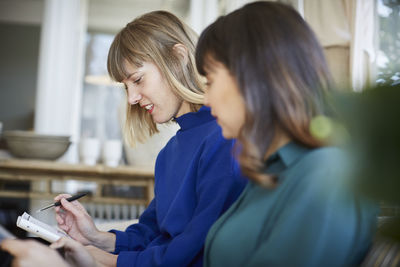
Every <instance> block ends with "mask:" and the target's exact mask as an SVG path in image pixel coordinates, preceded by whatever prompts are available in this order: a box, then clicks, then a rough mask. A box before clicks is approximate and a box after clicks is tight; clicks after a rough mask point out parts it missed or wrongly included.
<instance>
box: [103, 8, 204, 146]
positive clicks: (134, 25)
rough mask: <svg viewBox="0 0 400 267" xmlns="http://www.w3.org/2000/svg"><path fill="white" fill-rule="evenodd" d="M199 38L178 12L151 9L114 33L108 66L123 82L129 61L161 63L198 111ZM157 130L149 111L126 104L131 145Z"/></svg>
mask: <svg viewBox="0 0 400 267" xmlns="http://www.w3.org/2000/svg"><path fill="white" fill-rule="evenodd" d="M196 42H197V34H196V33H195V32H194V31H193V30H192V29H190V28H189V27H188V26H187V25H186V24H185V23H183V22H182V21H181V20H179V19H178V18H177V17H176V16H175V15H173V14H171V13H169V12H166V11H154V12H150V13H147V14H145V15H142V16H140V17H138V18H136V19H135V20H133V21H132V22H130V23H128V24H127V25H126V26H125V27H124V28H123V29H122V30H121V31H120V32H119V33H118V34H117V35H116V36H115V38H114V41H113V43H112V44H111V47H110V50H109V52H108V59H107V70H108V73H109V75H110V76H111V78H112V79H113V80H115V81H117V82H121V81H122V80H124V79H125V78H127V76H128V74H127V71H126V69H125V68H124V66H125V63H126V62H127V63H130V64H132V65H133V66H136V67H138V68H139V67H141V66H143V62H151V63H153V64H155V65H156V66H157V67H158V69H159V70H160V72H161V74H162V75H163V77H164V78H165V80H166V82H167V85H168V86H169V87H170V88H171V90H172V92H173V93H174V94H176V95H177V96H178V97H179V98H180V99H182V100H183V101H186V102H188V103H189V104H190V107H191V110H192V111H193V112H195V111H197V110H198V109H199V108H200V107H201V105H202V104H203V99H204V96H203V95H204V90H203V84H204V82H203V78H202V77H201V76H200V75H199V73H198V72H197V69H196V64H195V59H194V54H195V47H196ZM177 44H181V45H183V46H184V47H185V50H186V54H187V55H186V56H185V57H183V56H182V55H181V54H179V53H178V52H177V51H176V49H174V47H175V45H177ZM166 104H168V103H166ZM157 132H158V129H157V125H156V123H154V121H153V120H152V118H151V115H150V114H148V113H147V112H146V111H145V110H144V109H143V108H140V107H139V105H129V104H128V105H127V110H126V122H125V127H124V135H125V138H126V140H127V141H128V143H129V144H130V145H134V144H135V143H136V141H139V142H144V141H145V140H146V138H147V137H149V136H151V135H153V134H154V133H157Z"/></svg>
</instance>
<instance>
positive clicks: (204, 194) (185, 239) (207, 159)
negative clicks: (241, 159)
mask: <svg viewBox="0 0 400 267" xmlns="http://www.w3.org/2000/svg"><path fill="white" fill-rule="evenodd" d="M220 139H222V137H221V138H220ZM231 149H232V142H230V141H226V140H217V142H214V143H213V144H210V145H209V146H207V147H206V148H205V150H204V151H203V153H202V156H201V158H200V160H199V167H198V171H197V176H198V177H196V181H197V189H196V194H197V205H196V208H195V209H194V212H193V216H192V219H191V220H190V221H189V223H188V224H187V225H186V228H185V230H184V231H183V232H181V233H180V234H178V235H177V236H174V237H173V238H171V241H170V242H169V243H167V244H165V245H160V246H152V247H150V248H148V249H146V250H143V251H122V252H120V253H119V256H118V260H117V266H128V265H129V266H141V267H142V266H143V267H145V266H187V265H189V264H193V265H195V266H201V265H202V255H203V253H202V252H203V246H204V242H205V238H206V235H207V232H208V230H209V229H210V227H211V225H212V224H213V223H214V222H215V221H216V220H217V219H218V217H219V216H220V215H221V214H222V213H223V212H224V211H225V210H226V209H227V208H228V207H229V206H230V205H231V204H232V203H233V202H234V201H235V200H236V198H237V197H238V196H239V194H240V193H241V191H242V189H243V188H244V185H245V180H244V179H243V178H241V177H240V175H239V171H238V168H237V165H235V161H234V159H233V157H232V156H231Z"/></svg>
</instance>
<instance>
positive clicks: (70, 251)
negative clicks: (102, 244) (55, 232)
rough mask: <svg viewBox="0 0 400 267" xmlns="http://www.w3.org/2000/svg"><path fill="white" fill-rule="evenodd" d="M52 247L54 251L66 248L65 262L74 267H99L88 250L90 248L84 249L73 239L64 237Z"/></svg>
mask: <svg viewBox="0 0 400 267" xmlns="http://www.w3.org/2000/svg"><path fill="white" fill-rule="evenodd" d="M50 247H51V248H53V249H57V248H64V256H65V260H66V261H67V262H68V263H69V264H71V265H72V266H82V267H95V266H97V265H96V261H95V259H94V257H93V256H92V255H91V253H90V250H89V249H87V248H88V247H84V246H83V245H82V244H80V243H78V242H76V241H75V240H73V239H71V238H68V237H62V238H60V239H59V240H58V241H56V242H54V243H53V244H51V245H50ZM104 253H106V252H104Z"/></svg>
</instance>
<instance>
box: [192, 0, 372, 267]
mask: <svg viewBox="0 0 400 267" xmlns="http://www.w3.org/2000/svg"><path fill="white" fill-rule="evenodd" d="M196 64H197V68H198V70H199V72H200V73H201V74H203V75H205V76H206V78H207V85H208V87H207V89H206V95H205V103H206V105H208V106H210V107H211V112H212V114H213V115H214V116H215V117H216V118H217V121H218V123H219V124H220V126H221V127H222V132H223V135H224V137H225V138H228V139H230V138H238V141H239V142H238V146H237V155H238V158H239V162H240V165H241V170H242V171H243V172H244V174H246V176H247V177H248V178H249V179H250V183H249V184H248V185H247V187H246V189H245V190H244V192H243V193H242V194H241V196H240V197H239V199H238V200H237V201H236V202H235V203H234V204H233V205H232V207H231V208H230V209H229V210H228V211H227V212H226V213H225V214H224V215H223V216H222V217H221V218H220V219H218V221H217V222H216V223H215V224H214V225H213V227H212V228H211V230H210V232H209V234H208V236H207V241H206V248H205V258H204V262H205V266H344V265H355V264H358V263H359V262H360V261H361V260H362V258H363V256H364V254H365V253H366V251H367V249H368V247H369V244H370V241H371V236H372V234H373V231H374V228H375V221H376V209H375V206H374V205H372V204H371V203H368V202H367V201H366V200H365V199H361V198H360V197H357V196H356V195H355V194H354V193H353V192H351V190H350V189H349V188H348V185H347V184H348V183H349V182H351V181H350V180H349V179H350V176H349V175H348V171H347V168H346V164H345V163H346V162H347V161H346V155H345V153H344V152H343V151H342V150H341V149H339V148H335V147H325V146H324V144H323V142H322V141H321V140H319V139H318V138H316V137H315V136H313V135H312V133H311V132H310V123H311V120H312V119H313V118H315V117H317V116H321V115H322V116H324V115H326V114H325V113H326V112H325V110H324V109H325V104H324V99H325V96H326V94H327V93H328V92H329V90H330V87H331V82H330V74H329V71H328V68H327V65H326V62H325V59H324V55H323V52H322V49H321V47H320V45H319V43H318V41H317V39H316V37H315V36H314V34H313V32H312V30H311V29H310V27H309V26H308V25H307V23H306V22H305V21H304V20H303V19H302V17H301V16H300V15H299V14H298V13H297V12H296V11H295V10H294V9H293V8H291V7H289V6H287V5H284V4H280V3H273V2H255V3H251V4H248V5H246V6H244V7H243V8H241V9H238V10H236V11H234V12H233V13H230V14H228V15H226V16H223V17H220V18H219V19H217V21H215V22H214V23H213V24H211V25H210V26H208V27H207V28H206V30H205V31H204V32H203V33H202V35H201V36H200V39H199V42H198V46H197V51H196Z"/></svg>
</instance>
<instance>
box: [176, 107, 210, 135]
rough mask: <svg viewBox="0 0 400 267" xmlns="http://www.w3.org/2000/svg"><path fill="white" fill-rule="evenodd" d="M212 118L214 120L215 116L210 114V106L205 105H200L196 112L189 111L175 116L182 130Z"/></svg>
mask: <svg viewBox="0 0 400 267" xmlns="http://www.w3.org/2000/svg"><path fill="white" fill-rule="evenodd" d="M212 120H215V118H214V117H213V116H212V115H211V111H210V108H209V107H206V106H202V107H201V108H200V109H199V110H198V111H197V112H189V113H186V114H183V115H182V116H180V117H178V118H175V121H176V122H177V123H178V124H179V126H180V127H181V130H182V131H184V130H187V129H190V128H193V127H196V126H197V125H200V124H203V123H207V122H209V121H212Z"/></svg>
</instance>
